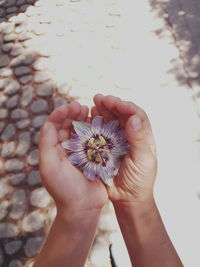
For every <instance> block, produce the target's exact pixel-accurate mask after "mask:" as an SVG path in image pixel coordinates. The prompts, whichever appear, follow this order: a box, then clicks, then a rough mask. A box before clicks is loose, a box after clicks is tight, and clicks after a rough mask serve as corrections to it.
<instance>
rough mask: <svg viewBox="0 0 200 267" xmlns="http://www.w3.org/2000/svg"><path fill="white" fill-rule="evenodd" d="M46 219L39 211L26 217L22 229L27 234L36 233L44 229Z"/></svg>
mask: <svg viewBox="0 0 200 267" xmlns="http://www.w3.org/2000/svg"><path fill="white" fill-rule="evenodd" d="M44 220H45V217H44V215H43V214H42V213H40V212H39V211H38V210H36V211H33V212H31V213H29V214H28V215H26V216H25V217H24V218H23V220H22V229H23V231H25V232H36V231H38V230H40V229H41V228H43V227H44Z"/></svg>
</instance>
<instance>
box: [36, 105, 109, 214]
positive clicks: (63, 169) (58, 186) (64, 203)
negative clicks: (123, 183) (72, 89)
mask: <svg viewBox="0 0 200 267" xmlns="http://www.w3.org/2000/svg"><path fill="white" fill-rule="evenodd" d="M73 120H77V121H86V120H88V108H87V107H86V106H81V105H80V104H79V103H77V102H72V103H70V104H69V105H67V106H66V105H63V106H61V107H59V108H57V109H56V110H54V111H53V112H52V113H51V114H50V116H49V117H48V119H47V121H46V122H45V124H44V126H43V127H42V129H41V135H40V145H39V147H40V171H41V175H42V180H43V183H44V185H45V187H46V189H47V190H48V191H49V193H50V194H51V195H52V197H53V198H54V200H55V203H56V205H57V209H58V212H59V210H60V211H61V213H62V212H63V211H64V212H67V213H69V212H70V214H72V213H82V212H85V211H91V210H92V209H100V208H102V206H103V205H104V204H105V203H106V202H107V199H108V196H107V192H106V189H105V187H104V185H103V184H102V183H101V182H100V180H96V181H94V182H90V181H88V180H87V179H86V178H85V177H84V175H83V174H82V173H81V172H80V171H79V170H78V169H77V168H75V167H74V166H73V165H72V164H71V163H70V162H69V160H68V159H67V155H66V152H65V150H64V149H63V148H62V147H61V145H60V142H62V141H63V140H66V139H68V138H69V137H70V132H71V130H72V126H71V123H72V121H73Z"/></svg>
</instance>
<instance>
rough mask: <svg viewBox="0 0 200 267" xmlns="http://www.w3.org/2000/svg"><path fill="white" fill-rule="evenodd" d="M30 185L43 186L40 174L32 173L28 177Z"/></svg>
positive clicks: (37, 172)
mask: <svg viewBox="0 0 200 267" xmlns="http://www.w3.org/2000/svg"><path fill="white" fill-rule="evenodd" d="M28 184H29V185H38V184H41V178H40V172H39V171H31V172H30V173H29V175H28Z"/></svg>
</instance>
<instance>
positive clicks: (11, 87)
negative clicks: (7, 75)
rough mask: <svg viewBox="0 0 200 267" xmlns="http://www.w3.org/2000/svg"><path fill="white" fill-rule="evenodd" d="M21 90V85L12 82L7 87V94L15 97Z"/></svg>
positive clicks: (14, 81)
mask: <svg viewBox="0 0 200 267" xmlns="http://www.w3.org/2000/svg"><path fill="white" fill-rule="evenodd" d="M19 89H20V84H19V83H18V82H17V81H16V80H12V81H10V82H9V84H8V85H7V86H6V87H5V93H6V94H8V95H13V94H15V93H17V92H18V91H19Z"/></svg>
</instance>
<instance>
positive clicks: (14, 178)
mask: <svg viewBox="0 0 200 267" xmlns="http://www.w3.org/2000/svg"><path fill="white" fill-rule="evenodd" d="M25 177H26V175H25V173H17V174H13V175H11V176H10V183H11V184H12V185H14V186H15V185H19V184H20V183H21V182H23V181H24V179H25Z"/></svg>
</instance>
